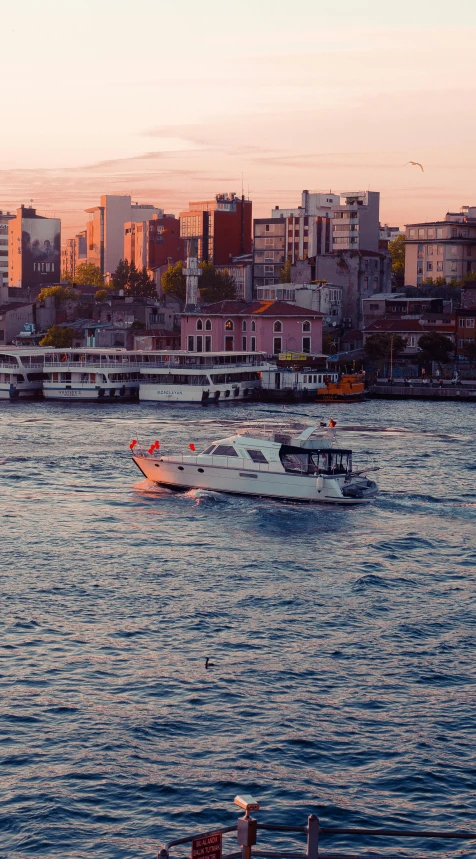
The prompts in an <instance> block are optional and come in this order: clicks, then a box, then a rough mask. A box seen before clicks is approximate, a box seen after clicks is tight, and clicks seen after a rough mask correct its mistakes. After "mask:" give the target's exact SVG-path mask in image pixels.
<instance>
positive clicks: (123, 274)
mask: <svg viewBox="0 0 476 859" xmlns="http://www.w3.org/2000/svg"><path fill="white" fill-rule="evenodd" d="M130 274H131V267H130V265H129V263H128V261H127V260H126V259H120V260H119V262H118V264H117V268H116V270H115V272H114V274H113V275H112V278H111V282H112V285H113V287H114V289H116V290H117V291H119V290H120V289H126V287H127V284H128V283H129V277H130Z"/></svg>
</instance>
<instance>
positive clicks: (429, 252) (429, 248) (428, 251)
mask: <svg viewBox="0 0 476 859" xmlns="http://www.w3.org/2000/svg"><path fill="white" fill-rule="evenodd" d="M426 255H427V256H429V257H432V256H433V245H427V247H426Z"/></svg>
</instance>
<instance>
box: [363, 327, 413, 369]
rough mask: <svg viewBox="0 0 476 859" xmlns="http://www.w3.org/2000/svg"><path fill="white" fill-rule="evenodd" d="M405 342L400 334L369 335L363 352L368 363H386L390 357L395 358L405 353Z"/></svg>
mask: <svg viewBox="0 0 476 859" xmlns="http://www.w3.org/2000/svg"><path fill="white" fill-rule="evenodd" d="M406 345H407V341H406V340H405V339H404V338H403V337H401V336H400V334H386V333H385V334H384V333H382V334H371V335H370V336H369V337H367V339H366V341H365V345H364V352H365V355H366V357H367V358H368V359H369V360H370V361H375V362H376V363H380V362H382V363H383V362H385V361H388V359H389V358H390V355H392V356H393V358H396V357H397V356H398V355H401V353H402V352H404V351H405V347H406Z"/></svg>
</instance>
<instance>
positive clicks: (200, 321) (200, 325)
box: [197, 319, 203, 331]
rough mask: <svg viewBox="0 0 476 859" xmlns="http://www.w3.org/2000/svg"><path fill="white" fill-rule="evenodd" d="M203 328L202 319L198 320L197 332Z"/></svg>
mask: <svg viewBox="0 0 476 859" xmlns="http://www.w3.org/2000/svg"><path fill="white" fill-rule="evenodd" d="M202 328H203V322H202V320H201V319H197V331H201V330H202Z"/></svg>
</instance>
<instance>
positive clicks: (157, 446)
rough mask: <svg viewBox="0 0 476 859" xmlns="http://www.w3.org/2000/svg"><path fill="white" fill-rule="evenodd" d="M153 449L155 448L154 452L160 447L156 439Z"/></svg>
mask: <svg viewBox="0 0 476 859" xmlns="http://www.w3.org/2000/svg"><path fill="white" fill-rule="evenodd" d="M154 447H155V449H156V450H158V449H159V447H160V441H157V439H156V440H155V442H154Z"/></svg>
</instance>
